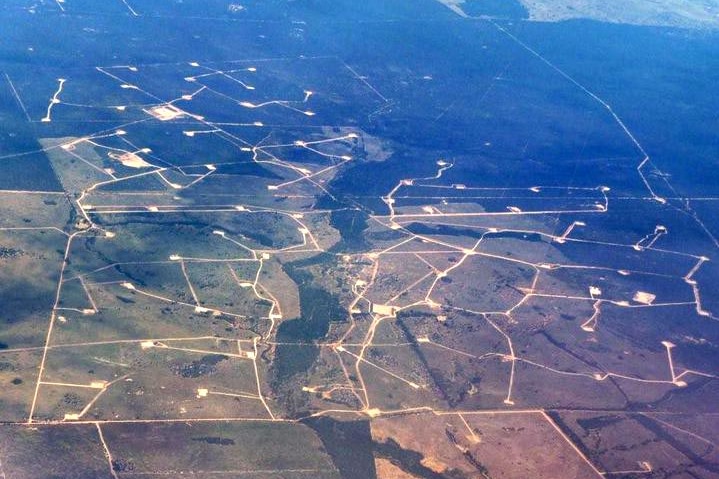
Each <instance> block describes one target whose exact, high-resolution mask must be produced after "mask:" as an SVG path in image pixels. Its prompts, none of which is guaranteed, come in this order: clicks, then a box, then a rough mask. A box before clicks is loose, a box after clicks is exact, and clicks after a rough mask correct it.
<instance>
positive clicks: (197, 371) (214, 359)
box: [172, 354, 227, 378]
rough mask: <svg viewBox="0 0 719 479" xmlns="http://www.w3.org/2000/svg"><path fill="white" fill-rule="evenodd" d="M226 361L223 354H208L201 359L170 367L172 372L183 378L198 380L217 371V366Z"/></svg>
mask: <svg viewBox="0 0 719 479" xmlns="http://www.w3.org/2000/svg"><path fill="white" fill-rule="evenodd" d="M226 359H227V356H225V355H223V354H208V355H207V356H203V357H202V358H201V359H198V360H195V361H192V362H190V363H184V364H180V365H174V366H172V372H174V373H175V374H177V375H178V376H182V377H183V378H199V377H200V376H206V375H208V374H213V373H214V372H215V371H216V370H217V367H216V366H217V364H219V363H220V362H222V361H224V360H226Z"/></svg>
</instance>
